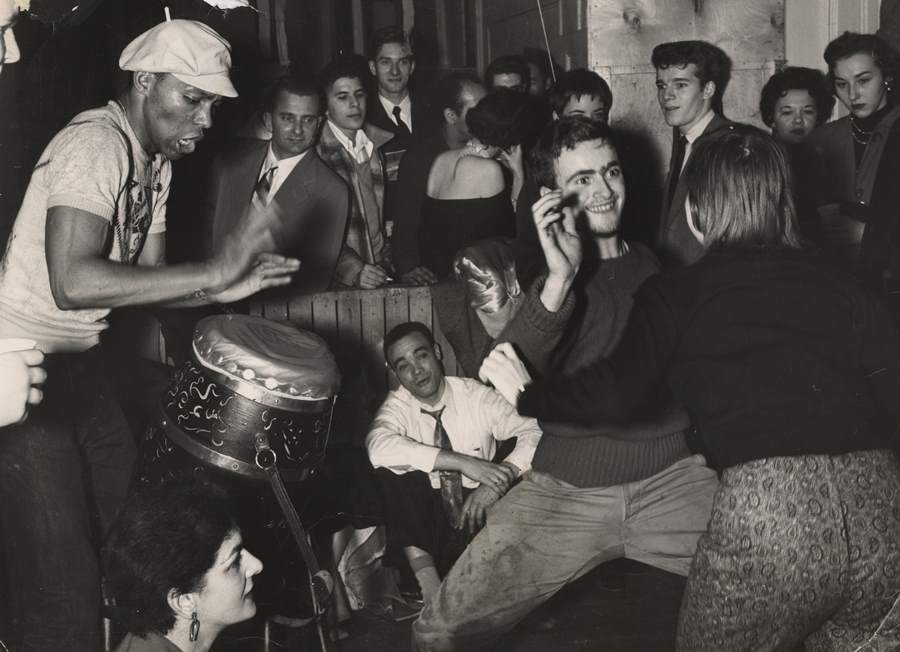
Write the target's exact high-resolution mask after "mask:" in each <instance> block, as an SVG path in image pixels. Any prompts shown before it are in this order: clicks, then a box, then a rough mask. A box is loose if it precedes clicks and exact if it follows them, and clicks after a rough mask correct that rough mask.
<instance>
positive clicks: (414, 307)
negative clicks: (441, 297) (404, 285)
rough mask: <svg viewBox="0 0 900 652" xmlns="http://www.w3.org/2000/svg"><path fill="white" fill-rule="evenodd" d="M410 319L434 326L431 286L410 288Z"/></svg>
mask: <svg viewBox="0 0 900 652" xmlns="http://www.w3.org/2000/svg"><path fill="white" fill-rule="evenodd" d="M409 320H410V321H419V322H422V323H423V324H425V325H426V326H428V328H429V329H430V328H431V327H432V321H431V288H428V287H421V288H419V287H416V288H410V289H409Z"/></svg>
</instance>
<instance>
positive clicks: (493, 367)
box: [478, 342, 531, 407]
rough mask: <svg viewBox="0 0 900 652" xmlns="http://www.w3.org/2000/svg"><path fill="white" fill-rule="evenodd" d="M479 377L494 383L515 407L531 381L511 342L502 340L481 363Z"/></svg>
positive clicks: (486, 381)
mask: <svg viewBox="0 0 900 652" xmlns="http://www.w3.org/2000/svg"><path fill="white" fill-rule="evenodd" d="M478 377H479V378H480V379H481V381H482V382H484V383H487V384H488V385H493V387H494V389H496V390H497V391H498V392H500V394H502V395H503V398H505V399H506V400H507V401H509V402H510V403H511V404H512V406H513V407H516V405H517V404H518V402H519V394H521V393H522V390H523V389H524V388H525V385H527V384H528V383H530V382H531V374H530V373H528V369H526V368H525V365H524V364H523V363H522V361H521V360H520V359H519V356H518V354H517V353H516V350H515V349H514V348H513V346H512V344H510V343H509V342H502V343H500V344H498V345H497V346H495V347H494V350H493V351H491V352H490V354H489V355H488V356H487V357H486V358H485V359H484V361H483V362H482V363H481V368H480V369H479V370H478Z"/></svg>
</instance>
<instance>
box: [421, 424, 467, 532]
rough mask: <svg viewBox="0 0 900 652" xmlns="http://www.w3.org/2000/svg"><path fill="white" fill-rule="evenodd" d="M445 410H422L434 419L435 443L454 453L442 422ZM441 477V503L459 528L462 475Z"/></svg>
mask: <svg viewBox="0 0 900 652" xmlns="http://www.w3.org/2000/svg"><path fill="white" fill-rule="evenodd" d="M443 413H444V408H441V409H440V410H436V411H434V412H431V411H429V410H426V409H425V408H422V414H427V415H428V416H430V417H432V418H433V419H434V443H435V445H436V446H438V447H440V448H441V450H445V451H452V450H453V446H452V445H451V444H450V437H448V436H447V431H446V430H445V429H444V423H443V422H442V421H441V415H442V414H443ZM439 474H440V476H441V502H443V503H444V509H445V510H446V511H447V516H448V517H449V519H450V525H452V526H453V527H458V526H459V519H460V516H461V515H462V507H463V490H462V474H461V473H460V472H459V471H439Z"/></svg>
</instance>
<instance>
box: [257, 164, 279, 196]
mask: <svg viewBox="0 0 900 652" xmlns="http://www.w3.org/2000/svg"><path fill="white" fill-rule="evenodd" d="M277 169H278V166H277V165H273V166H272V167H270V168H269V169H268V170H266V173H265V174H264V175H262V177H260V179H259V181H257V183H256V189H255V190H254V192H255V193H256V198H257V199H258V200H259V203H260V204H262V205H263V206H267V205H268V204H269V193H270V192H271V190H272V181H274V180H275V171H276V170H277Z"/></svg>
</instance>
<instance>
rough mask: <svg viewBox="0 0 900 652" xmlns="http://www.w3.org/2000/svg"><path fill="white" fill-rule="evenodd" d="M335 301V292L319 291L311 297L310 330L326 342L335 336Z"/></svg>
mask: <svg viewBox="0 0 900 652" xmlns="http://www.w3.org/2000/svg"><path fill="white" fill-rule="evenodd" d="M337 302H338V295H337V293H335V292H319V293H318V294H315V295H313V297H312V330H313V332H315V333H318V334H319V335H321V336H322V337H324V338H325V339H326V340H327V341H328V342H333V341H334V339H335V338H336V337H337V332H338V325H337Z"/></svg>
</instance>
